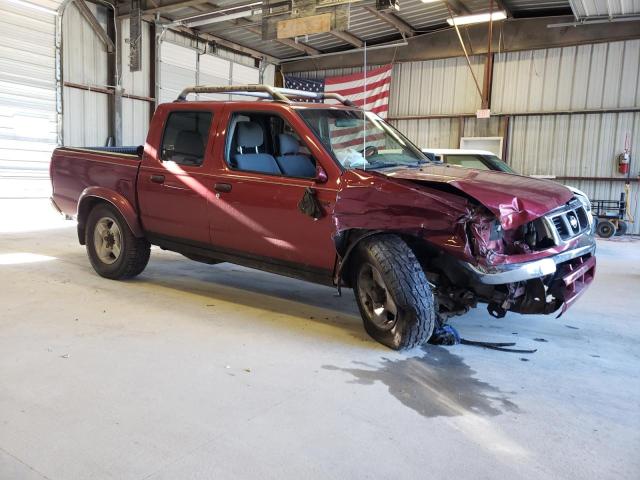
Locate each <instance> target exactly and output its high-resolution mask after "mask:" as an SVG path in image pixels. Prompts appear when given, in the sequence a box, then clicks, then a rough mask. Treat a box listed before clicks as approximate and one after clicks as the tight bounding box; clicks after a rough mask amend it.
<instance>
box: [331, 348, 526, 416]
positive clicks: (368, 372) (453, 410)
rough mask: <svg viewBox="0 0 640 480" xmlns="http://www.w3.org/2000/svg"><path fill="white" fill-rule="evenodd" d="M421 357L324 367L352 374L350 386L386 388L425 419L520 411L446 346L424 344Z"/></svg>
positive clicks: (492, 414)
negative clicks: (380, 363)
mask: <svg viewBox="0 0 640 480" xmlns="http://www.w3.org/2000/svg"><path fill="white" fill-rule="evenodd" d="M421 351H422V352H423V355H422V356H417V357H411V358H404V359H399V360H390V359H388V358H385V359H383V360H382V362H383V363H382V366H380V367H374V366H371V365H367V364H363V363H360V362H354V363H355V364H357V365H360V366H363V367H366V368H341V367H336V366H333V365H325V366H323V368H324V369H326V370H334V371H341V372H346V373H349V374H351V375H352V376H353V377H354V379H353V380H351V383H358V384H362V385H373V384H374V383H376V382H380V383H382V384H384V385H386V386H387V387H388V389H389V393H390V394H391V395H393V396H394V397H396V398H397V399H398V400H399V401H400V402H402V403H403V404H404V405H405V406H407V407H409V408H411V409H412V410H415V411H416V412H418V413H419V414H420V415H422V416H424V417H442V416H444V417H454V416H459V415H464V414H466V413H475V414H477V415H482V416H496V415H500V414H502V413H504V412H506V411H508V412H519V409H518V406H517V405H516V404H515V403H513V402H512V401H511V400H510V399H509V398H508V397H507V396H506V395H505V393H503V392H502V391H500V389H498V388H497V387H494V386H493V385H490V384H488V383H486V382H482V381H480V380H478V379H477V378H474V375H475V373H476V372H475V371H474V370H472V369H471V368H470V367H469V366H468V365H467V364H465V363H464V362H463V361H462V358H460V357H459V356H457V355H454V354H453V353H451V352H450V351H449V350H448V349H447V348H445V347H437V346H433V345H425V346H423V347H421Z"/></svg>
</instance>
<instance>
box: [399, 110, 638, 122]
mask: <svg viewBox="0 0 640 480" xmlns="http://www.w3.org/2000/svg"><path fill="white" fill-rule="evenodd" d="M638 112H640V108H637V107H636V108H608V109H592V110H551V111H547V112H501V113H493V112H492V113H491V116H492V117H504V116H513V117H537V116H547V115H590V114H595V113H638ZM475 116H476V114H475V113H444V114H433V115H397V116H395V117H388V118H387V120H437V119H443V118H458V117H463V118H473V117H475Z"/></svg>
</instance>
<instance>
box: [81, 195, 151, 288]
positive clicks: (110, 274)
mask: <svg viewBox="0 0 640 480" xmlns="http://www.w3.org/2000/svg"><path fill="white" fill-rule="evenodd" d="M85 244H86V246H87V255H88V256H89V260H90V261H91V265H92V266H93V269H94V270H95V271H96V272H97V273H98V275H100V276H102V277H105V278H110V279H113V280H119V279H124V278H131V277H135V276H136V275H139V274H140V273H142V271H143V270H144V269H145V267H146V266H147V263H148V262H149V255H150V253H151V246H150V244H149V242H148V241H147V240H146V239H144V238H136V237H135V236H134V235H133V233H132V232H131V229H130V228H129V226H128V225H127V222H125V220H124V218H122V215H120V212H118V211H117V210H116V209H115V208H114V207H112V206H111V205H107V204H99V205H97V206H96V207H94V208H93V210H91V212H90V213H89V217H88V218H87V226H86V228H85Z"/></svg>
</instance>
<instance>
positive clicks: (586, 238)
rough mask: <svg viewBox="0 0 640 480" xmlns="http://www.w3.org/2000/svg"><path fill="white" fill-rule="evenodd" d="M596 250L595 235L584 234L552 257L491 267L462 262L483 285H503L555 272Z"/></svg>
mask: <svg viewBox="0 0 640 480" xmlns="http://www.w3.org/2000/svg"><path fill="white" fill-rule="evenodd" d="M595 251H596V240H595V237H594V236H592V235H590V234H584V235H582V237H580V238H579V239H578V242H577V245H576V247H574V248H573V249H571V250H567V251H566V252H562V253H559V254H557V255H554V256H553V257H548V258H543V259H540V260H534V261H532V262H524V263H511V264H502V265H495V266H491V267H485V266H479V265H472V264H470V263H468V262H464V263H463V265H464V267H465V268H466V269H467V270H469V271H470V272H471V274H472V275H473V276H474V277H475V279H476V280H477V281H478V282H480V283H484V284H485V285H504V284H507V283H516V282H526V281H527V280H533V279H534V278H541V277H545V276H547V275H551V274H554V273H556V270H558V266H559V265H560V264H563V263H565V262H568V261H570V260H573V259H575V258H579V257H583V256H585V255H591V256H592V258H594V263H595V257H593V254H594V253H595Z"/></svg>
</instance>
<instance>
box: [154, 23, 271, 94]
mask: <svg viewBox="0 0 640 480" xmlns="http://www.w3.org/2000/svg"><path fill="white" fill-rule="evenodd" d="M205 47H206V44H204V43H202V42H196V41H194V40H193V39H190V38H188V37H185V36H182V35H177V34H175V33H173V32H167V35H166V38H164V39H163V41H162V43H161V45H160V95H159V98H160V103H164V102H172V101H173V100H175V99H176V98H177V96H178V94H179V93H180V92H181V91H182V89H184V88H185V87H187V86H191V85H231V84H256V83H259V82H260V70H259V69H258V68H256V67H255V66H254V65H255V61H254V60H253V59H252V58H250V57H247V56H245V55H238V54H235V53H233V52H229V51H227V50H224V49H218V50H217V51H216V55H212V54H210V53H205ZM272 72H273V70H272ZM271 76H272V80H273V73H271ZM266 81H267V82H268V79H267V80H266ZM228 97H229V96H228V95H227V96H221V95H199V96H198V99H203V100H204V99H220V98H228ZM234 98H236V99H242V100H247V99H249V98H251V97H244V96H243V97H239V96H236V97H234Z"/></svg>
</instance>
